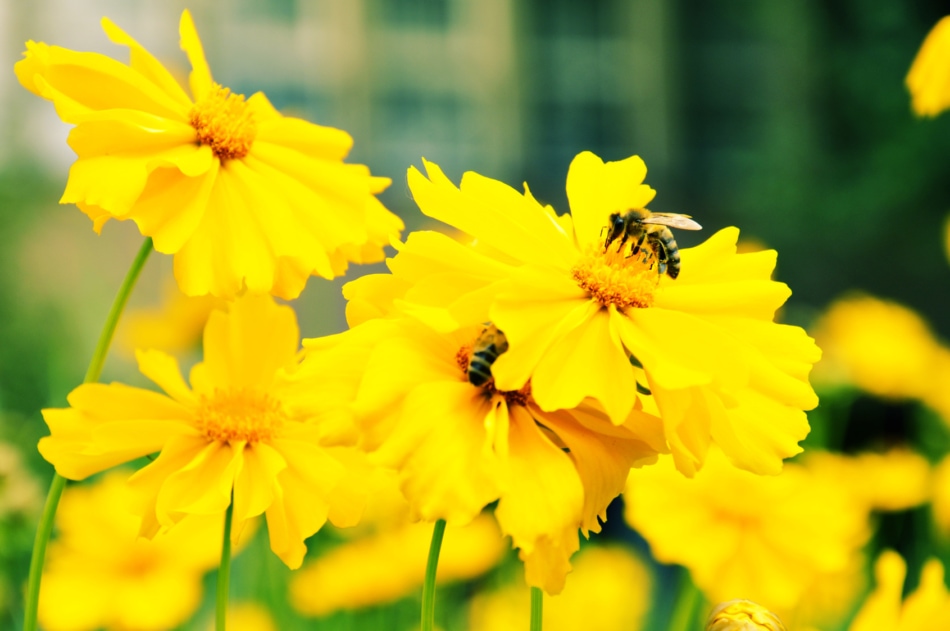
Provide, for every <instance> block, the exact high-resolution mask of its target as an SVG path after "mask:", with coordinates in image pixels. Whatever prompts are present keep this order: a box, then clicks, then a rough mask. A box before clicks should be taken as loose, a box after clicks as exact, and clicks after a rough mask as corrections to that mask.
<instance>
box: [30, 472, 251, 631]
mask: <svg viewBox="0 0 950 631" xmlns="http://www.w3.org/2000/svg"><path fill="white" fill-rule="evenodd" d="M126 477H128V475H127V474H126V473H122V472H113V473H110V474H108V475H107V476H105V477H103V478H102V479H101V480H98V481H96V482H94V483H93V484H90V485H83V486H73V487H70V488H68V489H66V491H65V492H64V494H63V498H62V503H61V505H60V508H59V512H58V513H57V515H56V525H57V528H58V531H59V537H58V538H57V539H56V540H54V541H53V542H52V543H51V544H50V547H49V562H48V563H47V566H46V570H45V572H44V574H43V589H42V592H41V594H40V608H39V619H40V623H41V624H42V625H43V627H44V628H46V629H49V630H50V631H87V630H88V631H92V630H93V629H100V628H103V629H107V630H109V631H112V630H115V631H128V630H130V629H136V630H139V631H146V630H151V629H155V630H160V629H170V628H173V627H176V626H178V625H180V624H181V623H183V622H185V621H186V620H188V619H189V618H190V617H191V616H192V614H193V613H194V612H195V611H196V610H197V609H198V605H199V604H200V602H201V594H202V584H201V581H202V576H203V575H204V573H205V572H206V571H208V570H209V569H211V568H213V567H215V566H216V565H217V563H218V557H219V554H220V546H221V535H222V531H223V529H224V520H223V519H221V518H220V517H219V516H214V517H211V516H200V517H198V516H195V517H190V518H188V519H186V520H184V521H183V522H182V523H181V525H180V527H178V528H176V529H175V530H174V531H173V532H170V533H167V534H162V535H158V536H157V537H155V538H154V539H153V540H151V541H149V540H147V539H142V538H140V537H139V534H138V532H139V522H140V521H141V520H140V518H139V517H138V516H136V515H134V514H132V513H130V512H129V505H130V504H131V503H132V502H133V497H132V492H131V491H130V490H129V488H128V487H127V486H126V484H125V478H126ZM252 532H253V530H250V531H248V530H245V532H244V533H243V535H244V536H243V537H242V540H243V541H247V540H249V539H250V534H251V533H252Z"/></svg>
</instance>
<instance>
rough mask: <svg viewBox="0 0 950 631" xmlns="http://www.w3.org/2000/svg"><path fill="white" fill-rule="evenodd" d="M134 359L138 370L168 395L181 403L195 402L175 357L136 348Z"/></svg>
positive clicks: (189, 403)
mask: <svg viewBox="0 0 950 631" xmlns="http://www.w3.org/2000/svg"><path fill="white" fill-rule="evenodd" d="M135 359H136V361H138V365H139V372H141V373H142V374H143V375H145V376H146V377H148V378H149V379H151V380H152V381H153V382H155V385H157V386H158V387H159V388H161V389H162V390H164V391H165V392H166V393H167V394H168V396H170V397H171V398H173V399H175V400H176V401H178V402H179V403H181V404H183V405H188V406H191V405H195V404H197V402H198V399H197V397H195V395H194V393H193V392H192V391H191V388H189V387H188V384H186V383H185V380H184V379H183V378H182V376H181V369H180V368H179V367H178V360H177V359H175V358H174V357H172V356H171V355H169V354H167V353H163V352H161V351H156V350H147V351H143V350H138V351H136V353H135Z"/></svg>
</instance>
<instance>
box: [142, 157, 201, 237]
mask: <svg viewBox="0 0 950 631" xmlns="http://www.w3.org/2000/svg"><path fill="white" fill-rule="evenodd" d="M218 166H219V163H218V162H217V161H215V162H214V163H213V164H212V166H211V168H210V169H209V171H208V173H206V174H205V175H203V176H200V177H185V176H183V175H182V174H181V173H180V172H179V171H178V170H176V169H167V168H165V169H156V170H154V171H152V173H151V175H150V176H149V179H148V183H147V184H146V185H145V189H144V190H143V191H142V194H141V195H140V196H139V197H138V199H137V200H136V201H135V204H134V205H133V206H132V208H131V209H130V210H129V212H128V214H127V215H126V216H127V218H128V219H131V220H132V221H134V222H135V223H136V225H137V226H138V228H139V231H140V232H141V233H142V234H143V235H145V236H149V237H152V240H153V242H154V246H155V249H156V250H157V251H159V252H161V253H162V254H174V253H176V252H178V251H179V250H181V248H182V247H184V245H185V243H187V242H188V240H189V239H190V238H191V237H192V235H193V234H194V232H195V230H196V229H197V228H198V225H199V224H200V223H201V220H202V218H203V217H204V214H205V210H206V209H207V206H208V201H209V199H210V197H211V190H212V188H213V187H214V183H215V181H216V179H217V175H218Z"/></svg>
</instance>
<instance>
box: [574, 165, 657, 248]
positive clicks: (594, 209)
mask: <svg viewBox="0 0 950 631" xmlns="http://www.w3.org/2000/svg"><path fill="white" fill-rule="evenodd" d="M646 174H647V167H646V165H645V164H644V163H643V160H642V159H641V158H640V157H639V156H633V157H630V158H627V159H626V160H621V161H619V162H608V163H606V164H604V161H603V160H601V159H600V158H598V157H597V156H596V155H594V154H593V153H591V152H589V151H584V152H582V153H579V154H577V156H576V157H575V158H574V159H573V160H572V161H571V166H570V168H569V169H568V172H567V199H568V201H569V202H570V204H571V217H572V219H573V221H574V229H575V233H576V238H577V243H578V245H579V247H580V248H581V249H583V248H584V247H585V246H587V245H589V244H591V243H593V242H595V241H597V240H599V239H601V233H602V231H603V228H604V227H605V226H607V219H608V217H609V216H610V214H611V213H616V212H619V213H623V212H624V211H626V210H630V209H633V208H644V207H646V205H647V204H649V203H650V200H652V199H653V196H654V195H656V191H654V190H653V189H652V188H650V187H649V186H647V185H646V184H643V179H644V178H645V177H646Z"/></svg>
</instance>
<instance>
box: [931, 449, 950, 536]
mask: <svg viewBox="0 0 950 631" xmlns="http://www.w3.org/2000/svg"><path fill="white" fill-rule="evenodd" d="M931 491H932V498H931V502H932V504H931V510H932V513H933V517H934V521H935V522H936V524H937V527H938V528H939V529H940V532H941V533H942V534H943V535H944V537H950V454H948V455H947V456H944V458H943V460H941V461H940V464H938V465H937V466H936V467H934V471H933V486H932V489H931Z"/></svg>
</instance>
